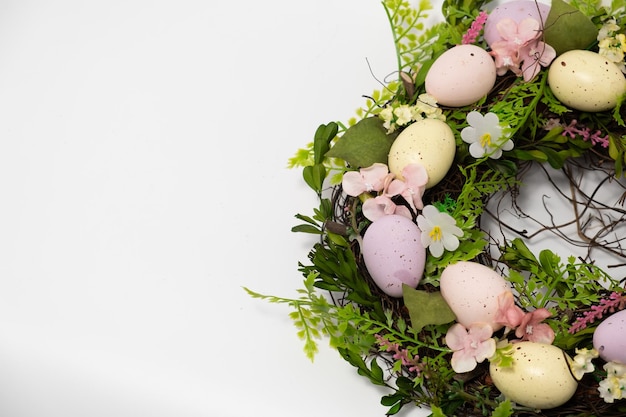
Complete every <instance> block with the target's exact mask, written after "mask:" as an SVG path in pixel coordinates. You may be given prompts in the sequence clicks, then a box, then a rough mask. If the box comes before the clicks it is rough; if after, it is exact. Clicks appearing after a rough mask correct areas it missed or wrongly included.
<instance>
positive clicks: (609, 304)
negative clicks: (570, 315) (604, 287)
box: [569, 291, 626, 334]
mask: <svg viewBox="0 0 626 417" xmlns="http://www.w3.org/2000/svg"><path fill="white" fill-rule="evenodd" d="M625 307H626V297H625V296H623V295H622V294H620V293H617V292H615V291H613V292H612V293H611V295H609V297H608V298H603V299H601V300H600V304H598V305H594V306H591V309H590V310H589V311H586V312H584V313H583V315H582V317H578V318H577V319H576V322H575V323H574V324H573V325H572V327H570V329H569V333H572V334H574V333H576V332H578V331H580V330H582V329H584V328H585V327H587V325H588V324H591V323H593V322H594V321H596V320H600V319H601V318H602V317H604V316H605V315H606V314H608V313H614V312H616V311H618V310H623V309H624V308H625Z"/></svg>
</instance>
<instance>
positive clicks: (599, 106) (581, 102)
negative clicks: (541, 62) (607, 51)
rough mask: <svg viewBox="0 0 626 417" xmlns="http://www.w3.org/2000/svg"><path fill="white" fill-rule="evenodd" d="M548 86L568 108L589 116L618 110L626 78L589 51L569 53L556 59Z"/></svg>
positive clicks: (611, 65) (605, 60)
mask: <svg viewBox="0 0 626 417" xmlns="http://www.w3.org/2000/svg"><path fill="white" fill-rule="evenodd" d="M548 85H549V86H550V89H551V90H552V93H553V94H554V96H555V97H556V98H557V99H559V100H560V101H561V102H562V103H563V104H565V105H566V106H568V107H570V108H573V109H576V110H580V111H588V112H600V111H607V110H611V109H613V108H615V106H616V105H617V102H618V101H619V98H620V97H621V96H622V94H624V93H626V78H624V74H623V73H622V71H621V70H620V69H619V68H618V67H617V65H615V64H614V63H613V62H610V61H608V60H607V59H606V58H604V57H603V56H601V55H600V54H598V53H596V52H593V51H586V50H578V49H574V50H570V51H567V52H564V53H562V54H561V55H559V56H558V57H556V58H555V59H554V61H553V62H552V64H551V65H550V68H549V70H548Z"/></svg>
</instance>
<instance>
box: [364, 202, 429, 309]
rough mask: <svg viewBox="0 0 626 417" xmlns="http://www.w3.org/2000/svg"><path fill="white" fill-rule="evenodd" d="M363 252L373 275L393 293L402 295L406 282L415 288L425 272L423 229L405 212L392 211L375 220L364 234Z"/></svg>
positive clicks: (387, 291)
mask: <svg viewBox="0 0 626 417" xmlns="http://www.w3.org/2000/svg"><path fill="white" fill-rule="evenodd" d="M361 252H362V255H363V261H364V262H365V266H366V267H367V271H368V272H369V274H370V275H371V277H372V279H373V280H374V282H375V283H376V285H377V286H378V287H379V288H380V289H381V290H382V291H383V292H385V294H387V295H389V296H391V297H402V284H406V285H408V286H410V287H412V288H415V287H417V284H419V282H420V280H421V279H422V276H423V275H424V265H425V264H426V249H425V248H424V246H423V245H422V240H421V231H420V230H419V228H418V227H417V225H416V224H415V223H413V221H411V220H410V219H408V218H406V217H404V216H399V215H396V214H390V215H387V216H383V217H381V218H379V219H377V220H376V221H374V222H373V223H372V224H371V225H370V226H369V227H368V229H367V230H366V232H365V235H364V236H363V245H362V248H361Z"/></svg>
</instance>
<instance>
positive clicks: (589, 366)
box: [570, 349, 598, 380]
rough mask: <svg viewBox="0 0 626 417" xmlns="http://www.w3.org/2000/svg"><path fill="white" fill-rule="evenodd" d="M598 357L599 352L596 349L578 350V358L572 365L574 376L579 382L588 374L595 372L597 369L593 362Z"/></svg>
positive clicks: (576, 357) (575, 358)
mask: <svg viewBox="0 0 626 417" xmlns="http://www.w3.org/2000/svg"><path fill="white" fill-rule="evenodd" d="M597 357H598V351H597V350H595V349H576V356H574V360H573V361H572V362H571V363H570V369H571V370H572V374H573V375H574V377H575V378H576V379H578V380H580V379H581V378H582V377H583V375H584V374H585V373H587V372H593V370H594V369H595V367H594V366H593V363H592V362H591V360H592V359H594V358H597Z"/></svg>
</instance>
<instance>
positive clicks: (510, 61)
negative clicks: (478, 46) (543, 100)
mask: <svg viewBox="0 0 626 417" xmlns="http://www.w3.org/2000/svg"><path fill="white" fill-rule="evenodd" d="M496 28H497V30H498V33H499V34H500V40H499V41H496V42H493V43H491V45H490V46H491V52H490V53H491V55H492V56H493V57H494V58H495V61H496V70H497V74H498V75H504V74H506V72H507V71H509V70H511V71H512V72H513V73H514V74H515V75H517V76H521V75H523V76H524V81H530V80H532V79H533V78H535V76H536V75H537V74H538V73H539V70H540V69H541V68H540V66H543V67H547V66H548V65H550V63H551V62H552V60H553V59H554V58H555V57H556V51H555V50H554V48H553V47H551V46H550V45H548V44H547V43H545V42H543V41H542V40H541V35H542V31H541V24H540V23H539V21H538V20H537V19H533V18H530V17H529V18H526V19H523V20H522V21H521V22H519V23H517V22H516V21H515V20H513V19H510V18H505V19H502V20H500V21H499V22H498V23H497V25H496Z"/></svg>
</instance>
